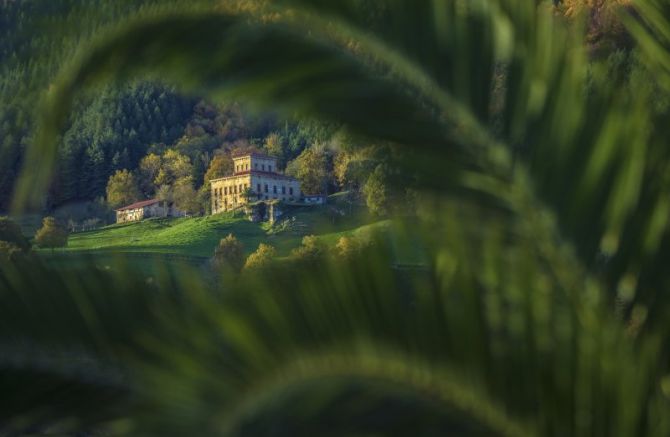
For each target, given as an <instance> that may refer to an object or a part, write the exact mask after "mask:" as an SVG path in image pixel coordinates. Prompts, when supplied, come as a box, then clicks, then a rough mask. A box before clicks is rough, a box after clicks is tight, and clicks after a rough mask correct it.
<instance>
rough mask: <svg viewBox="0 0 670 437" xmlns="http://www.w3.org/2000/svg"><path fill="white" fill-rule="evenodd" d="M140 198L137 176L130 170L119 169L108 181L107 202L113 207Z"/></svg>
mask: <svg viewBox="0 0 670 437" xmlns="http://www.w3.org/2000/svg"><path fill="white" fill-rule="evenodd" d="M138 199H140V190H139V188H138V186H137V181H136V180H135V176H134V175H133V174H132V173H131V172H129V171H128V170H118V171H117V172H116V173H114V174H113V175H112V176H111V177H110V178H109V181H108V182H107V203H108V204H109V206H111V207H112V208H117V207H119V206H123V205H128V204H130V203H133V202H136V201H137V200H138Z"/></svg>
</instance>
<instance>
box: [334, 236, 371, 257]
mask: <svg viewBox="0 0 670 437" xmlns="http://www.w3.org/2000/svg"><path fill="white" fill-rule="evenodd" d="M364 248H365V244H363V242H362V241H361V240H360V239H359V238H356V237H347V236H344V237H340V239H339V240H338V241H337V244H336V245H335V257H336V258H338V259H342V260H347V259H351V258H352V257H354V256H356V255H357V254H358V253H360V252H361V250H363V249H364Z"/></svg>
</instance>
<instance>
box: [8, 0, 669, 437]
mask: <svg viewBox="0 0 670 437" xmlns="http://www.w3.org/2000/svg"><path fill="white" fill-rule="evenodd" d="M251 6H252V7H250V8H242V11H243V12H239V10H235V11H231V10H230V9H229V8H226V7H214V8H208V7H180V8H176V9H171V10H167V11H165V10H158V11H157V12H156V11H153V12H147V13H146V14H145V15H143V16H140V17H138V18H136V19H135V20H133V21H132V22H130V23H124V24H122V25H120V26H119V27H118V28H117V29H113V30H111V31H110V32H109V33H106V34H105V35H102V36H101V37H99V38H98V39H97V41H95V42H94V43H92V44H91V46H90V47H88V48H86V49H84V50H82V52H81V54H80V55H79V57H78V58H77V59H76V60H75V61H73V63H72V65H71V66H70V67H69V68H67V69H65V70H64V71H63V72H62V74H61V75H60V76H59V79H58V80H57V81H56V82H55V84H54V86H53V88H52V89H51V90H50V94H49V96H48V101H47V105H46V109H45V110H44V113H43V114H44V118H43V120H42V124H41V126H40V131H39V133H38V137H37V140H36V142H35V144H34V145H33V147H32V148H31V150H30V151H29V154H28V157H27V162H29V163H31V164H30V165H31V173H30V174H28V173H27V172H24V176H23V178H22V182H21V185H20V187H19V191H18V192H17V197H16V206H17V208H20V207H23V206H25V205H27V204H29V203H30V202H34V201H36V200H37V199H38V193H39V192H40V191H41V190H40V189H41V188H43V187H44V186H45V184H46V182H47V181H48V180H49V175H50V169H51V165H52V163H53V157H54V154H55V149H54V144H55V142H56V140H55V139H56V138H57V135H58V132H59V129H60V128H61V126H62V124H63V123H64V120H65V117H66V114H67V113H68V111H69V110H70V108H71V107H72V104H73V101H74V99H75V97H76V94H77V92H78V91H79V90H80V88H82V87H84V86H91V85H95V84H98V83H101V82H102V81H105V80H113V79H116V80H119V79H127V78H129V77H132V76H137V75H140V76H142V77H150V78H154V79H155V78H160V79H161V80H166V81H170V82H173V83H176V84H179V85H180V86H182V87H183V88H184V89H185V90H187V91H191V92H206V93H209V94H210V95H212V96H233V97H240V96H244V97H245V98H249V99H250V100H252V101H254V102H255V103H256V104H258V105H260V106H264V107H273V108H277V109H281V110H284V111H287V112H293V111H297V112H298V113H300V114H308V115H314V116H317V117H320V118H323V119H327V120H331V121H335V122H337V123H340V124H342V125H345V126H347V127H348V128H350V129H352V130H353V131H355V132H357V133H359V134H362V135H365V136H368V137H372V138H376V139H380V140H384V141H391V142H393V143H394V144H396V145H397V146H399V148H400V150H401V153H402V156H403V165H404V169H405V170H406V171H408V172H409V171H411V172H413V173H414V174H416V175H417V178H418V180H419V181H420V183H421V184H422V186H423V187H424V188H426V189H428V190H432V191H433V193H434V194H435V196H434V198H433V201H432V202H430V201H429V202H426V205H424V206H425V208H427V210H428V211H430V212H429V213H424V214H420V215H419V217H418V218H417V219H416V220H417V222H416V223H411V224H410V225H409V226H407V228H413V231H414V233H413V234H412V237H411V238H412V239H413V241H416V242H419V243H420V246H421V247H425V248H426V252H427V253H426V257H427V259H428V260H430V262H429V266H428V271H427V272H424V273H417V272H413V273H408V274H403V273H400V272H398V271H397V270H394V269H391V268H389V266H390V265H391V264H392V262H393V260H391V259H389V258H387V255H388V252H389V250H388V248H387V247H386V246H384V245H382V244H380V246H378V247H377V248H376V249H375V250H372V251H371V253H367V254H365V257H361V258H360V259H358V260H357V262H354V263H351V264H346V265H342V264H334V265H325V266H321V267H320V268H319V269H317V270H316V271H309V270H306V269H300V268H298V267H299V266H297V267H296V268H289V269H287V271H282V270H277V271H274V270H273V271H271V272H270V273H269V274H268V275H267V276H265V277H261V278H258V279H257V280H256V281H252V280H246V281H242V282H240V283H237V284H234V285H231V284H227V283H226V284H224V285H223V286H222V290H220V294H221V295H223V298H221V297H219V295H218V294H216V295H213V294H212V293H210V292H209V291H208V288H210V287H208V285H207V284H206V283H204V282H203V281H201V280H199V279H198V277H197V276H191V275H190V274H187V273H185V272H182V273H180V276H179V278H180V279H181V280H178V281H176V282H172V281H170V280H169V279H167V278H168V277H166V279H165V281H164V282H159V284H160V285H159V286H158V287H157V290H158V291H159V292H163V294H161V295H160V297H159V298H158V299H157V301H156V302H152V303H151V305H150V306H149V307H150V310H145V308H146V307H145V306H144V305H143V304H132V302H131V303H128V305H127V306H126V305H125V304H123V305H121V304H118V305H113V306H109V305H106V304H107V302H106V301H105V300H104V299H105V298H109V297H111V296H114V294H113V290H114V287H121V288H124V289H128V290H129V291H135V292H136V293H142V292H143V291H144V290H143V286H142V285H140V283H139V282H129V283H127V284H114V283H113V284H110V287H111V288H109V289H106V290H100V291H99V294H89V293H90V291H92V290H93V289H94V288H95V287H96V285H95V284H97V283H99V281H101V280H102V279H101V278H94V277H92V279H91V282H90V283H81V284H78V282H76V280H75V279H72V278H70V279H64V280H63V281H61V283H60V284H59V287H58V288H59V289H61V290H63V291H65V293H63V295H64V296H74V297H75V298H74V299H69V298H67V297H64V301H63V302H62V303H63V305H64V306H65V308H66V309H67V312H64V314H70V317H72V318H74V320H76V322H75V323H72V324H70V323H71V322H69V323H67V324H65V325H64V326H65V327H68V326H72V327H79V328H80V329H79V331H80V332H84V333H87V334H86V335H83V336H81V335H77V333H76V332H77V330H76V329H74V330H67V329H66V332H62V331H51V330H52V329H54V327H56V326H58V325H59V321H61V320H67V318H68V317H66V316H64V315H58V316H56V317H54V321H53V322H49V323H46V322H44V323H43V324H41V325H42V326H44V327H49V329H47V330H46V331H45V332H31V331H25V332H29V333H30V334H29V335H28V337H30V338H36V339H41V338H42V339H44V340H43V341H44V344H50V343H51V342H52V341H53V339H62V338H65V339H68V341H67V342H65V343H66V345H69V344H70V342H72V343H74V344H77V345H80V344H81V343H83V345H84V346H83V347H84V349H85V350H87V351H94V352H95V353H97V354H101V355H102V359H103V360H118V362H119V365H120V367H121V368H122V372H123V373H125V374H128V375H130V376H129V380H130V381H132V383H131V384H130V387H131V390H132V393H133V395H132V397H134V398H135V399H136V400H137V404H138V405H142V409H141V411H140V412H138V413H135V414H133V413H130V412H129V413H128V417H130V418H131V419H132V420H130V422H129V423H124V426H130V427H131V429H132V430H133V431H134V432H136V433H140V434H145V433H155V434H159V435H166V434H175V435H180V434H184V433H188V432H189V431H191V430H193V429H199V430H200V431H201V434H203V435H206V434H213V435H214V434H240V435H246V434H249V433H253V434H268V435H272V433H273V432H275V433H278V434H297V433H307V434H308V433H310V432H311V433H312V434H313V433H314V432H315V429H317V428H318V430H319V433H321V434H324V435H325V434H326V433H328V432H331V433H338V434H340V435H342V434H351V435H355V434H356V433H363V432H367V433H370V434H373V433H378V434H384V435H388V434H391V432H392V430H391V428H392V426H396V427H397V428H398V429H400V430H402V431H401V432H403V433H404V434H405V435H406V433H408V432H412V430H413V429H414V428H413V426H416V425H415V424H414V425H413V426H412V425H410V424H407V423H404V424H402V423H399V422H395V421H389V422H388V423H386V424H384V423H382V424H379V423H377V424H373V425H374V426H372V425H370V423H369V422H366V419H369V417H370V415H371V414H372V413H371V411H377V412H378V411H384V408H383V407H384V406H388V410H387V412H386V414H387V415H388V414H389V413H388V412H389V411H391V412H394V411H396V409H397V408H399V405H404V404H398V399H404V400H408V399H409V400H410V402H412V404H411V406H412V407H413V409H412V411H413V412H414V413H413V414H416V416H415V417H421V418H422V419H423V420H425V422H426V423H427V424H429V425H430V426H426V427H425V428H422V429H423V430H425V432H426V435H431V434H430V433H431V432H432V433H434V434H436V435H439V434H441V433H444V431H445V429H446V430H451V431H454V432H456V431H458V430H460V431H461V432H469V433H470V434H477V433H480V434H483V435H488V434H491V433H493V434H499V435H556V436H559V435H574V436H587V435H588V436H597V435H602V436H612V435H620V436H632V435H666V434H667V432H668V430H669V429H670V428H668V427H669V426H670V424H669V423H668V421H667V419H665V418H664V417H665V412H666V411H667V407H668V400H667V397H666V396H667V392H668V390H667V387H666V386H667V382H663V381H665V380H664V379H662V377H663V374H664V372H665V371H666V368H665V365H664V364H662V363H659V362H658V357H659V356H661V355H662V353H664V351H665V348H664V347H663V342H662V340H661V339H663V338H665V337H666V336H667V332H666V331H667V330H666V329H665V328H663V327H665V326H667V323H664V322H663V321H662V317H660V316H659V317H656V318H655V321H656V326H655V329H656V330H651V329H650V330H649V332H644V330H642V327H641V325H642V324H643V323H644V316H645V315H646V314H647V310H646V307H644V306H641V305H640V304H641V303H648V302H649V298H650V296H651V297H653V296H655V294H654V291H655V290H653V288H654V287H658V286H659V284H664V283H666V282H667V279H666V280H665V281H666V282H660V281H661V278H663V277H664V276H663V273H662V269H659V267H658V266H659V265H660V263H659V256H661V254H663V253H665V251H666V247H667V245H666V243H664V242H665V241H666V240H667V216H668V214H667V212H668V207H669V205H668V201H667V198H668V186H667V182H666V179H667V178H665V177H662V176H663V174H664V172H665V170H666V168H667V163H668V162H669V161H668V157H667V156H666V154H664V153H663V142H662V139H663V138H664V137H663V134H664V131H662V130H659V129H655V128H653V127H652V123H651V115H650V113H649V110H648V108H647V106H646V105H647V103H648V101H649V95H648V94H646V93H644V92H641V93H633V92H631V90H630V89H629V88H625V87H624V88H622V89H613V87H612V86H611V84H609V83H608V81H607V79H608V78H607V77H606V76H605V74H604V73H603V72H602V71H600V70H599V68H598V66H597V65H593V64H589V62H588V60H587V58H586V54H585V53H584V50H583V49H582V48H581V41H580V39H581V32H574V33H571V31H574V30H579V28H578V27H571V28H569V29H565V28H563V26H562V25H561V24H558V23H557V22H556V20H555V19H554V18H553V17H552V16H551V13H550V11H549V10H547V9H546V8H545V7H544V6H540V7H538V6H537V4H536V2H535V1H530V0H528V1H524V0H505V1H502V0H501V1H495V2H484V1H474V2H462V1H453V2H441V1H432V2H431V1H420V2H417V1H411V2H410V1H402V0H396V1H388V2H357V1H337V2H336V1H329V2H317V1H308V0H303V1H297V0H296V1H276V2H269V3H256V2H251ZM654 23H655V24H656V23H659V21H658V20H656V21H654ZM659 26H661V29H664V28H665V27H663V26H664V24H662V23H661V24H659ZM633 27H634V26H633ZM635 29H637V30H636V31H637V32H639V33H640V34H641V35H642V32H643V29H642V28H641V27H637V28H635ZM644 35H646V34H644ZM640 40H641V41H644V37H642V36H640ZM648 41H651V40H648ZM648 44H649V45H651V44H652V43H651V42H649V43H648ZM654 47H656V46H654ZM588 78H590V81H591V82H590V88H589V89H588V92H585V90H584V88H585V86H586V84H587V79H588ZM35 163H39V168H37V171H36V172H35ZM659 177H661V179H660V180H661V181H662V182H660V183H659V182H658V180H659ZM444 194H448V197H447V196H443V195H444ZM445 197H446V198H445ZM400 229H403V228H402V227H401V228H400ZM631 241H633V242H634V243H630V242H631ZM603 260H604V261H603ZM12 275H15V273H9V271H8V273H7V277H8V278H11V277H12ZM44 275H45V277H49V278H50V277H51V276H50V275H51V273H48V272H45V273H44ZM14 277H15V278H16V279H14V281H13V282H12V281H3V282H1V284H2V290H3V293H6V294H7V293H8V294H7V296H16V295H18V294H17V293H14V294H11V293H9V290H23V289H44V287H45V285H44V284H39V285H38V284H33V283H31V282H30V277H29V276H26V275H20V274H19V275H18V276H14ZM610 290H612V291H611V292H610ZM168 292H178V297H177V298H171V297H169V296H168ZM636 292H638V294H640V293H642V296H643V297H645V298H646V299H647V300H644V299H640V300H639V301H635V293H636ZM644 293H646V294H644ZM614 294H617V298H618V299H619V302H620V303H623V304H624V305H625V308H624V309H625V310H626V311H629V310H630V314H629V315H630V318H629V326H628V327H627V328H626V327H624V326H622V324H621V322H620V320H618V319H617V318H616V317H615V315H614V314H610V311H608V308H609V306H608V304H610V303H611V302H612V300H610V299H608V296H611V295H614ZM77 296H79V299H77V298H76V297H77ZM82 296H85V298H84V297H82ZM94 296H100V297H101V298H100V299H101V300H98V299H97V298H94ZM24 298H25V299H26V301H27V302H30V303H33V302H41V301H43V299H44V298H43V297H41V296H26V297H24ZM81 299H83V301H82V300H81ZM659 300H660V299H659ZM114 302H116V301H114ZM634 303H640V304H638V305H637V306H634ZM6 307H12V308H19V309H18V310H17V312H16V314H17V317H16V318H15V319H13V320H10V321H9V322H8V323H7V326H8V327H9V328H11V329H12V330H14V332H17V333H21V332H24V329H27V325H28V324H24V323H21V322H20V320H21V317H22V316H23V315H25V314H27V313H28V314H29V313H30V311H29V310H28V309H27V307H26V306H21V305H15V304H8V305H7V306H6ZM138 308H139V309H140V310H139V313H137V315H138V317H137V323H136V324H133V325H130V326H129V327H128V329H125V330H121V331H120V332H116V331H115V328H114V320H115V319H117V320H118V318H119V317H126V316H125V315H126V314H127V312H128V311H138ZM659 308H661V309H662V308H664V307H663V306H662V305H660V303H659ZM661 311H662V310H659V314H663V313H662V312H661ZM625 314H626V315H628V313H625ZM33 320H34V319H33ZM107 320H108V321H107ZM8 332H13V331H11V330H10V331H8ZM48 332H54V338H53V339H49V336H46V337H45V334H46V333H48ZM55 333H58V334H57V335H56V334H55ZM88 333H92V334H94V335H93V338H89V336H88ZM82 339H83V340H84V341H82ZM356 399H357V400H359V403H358V404H357V403H356V402H354V400H356ZM338 400H340V401H342V400H346V402H344V401H342V402H338ZM125 402H127V400H123V401H121V402H120V404H119V405H121V406H123V405H128V404H126V403H125ZM328 413H331V414H332V416H329V414H328ZM377 414H379V413H377ZM329 417H330V418H329ZM333 417H335V418H337V417H340V418H341V417H347V418H349V419H350V420H349V421H348V422H347V423H349V424H351V428H347V427H346V426H344V427H342V428H337V427H335V426H330V427H328V426H327V424H329V423H332V421H333ZM292 418H293V420H291V419H292ZM307 425H310V426H311V427H307V428H300V426H307ZM357 425H358V426H357ZM391 425H392V426H391ZM431 426H432V428H431ZM321 427H323V428H321ZM334 430H335V431H334ZM396 435H401V434H396Z"/></svg>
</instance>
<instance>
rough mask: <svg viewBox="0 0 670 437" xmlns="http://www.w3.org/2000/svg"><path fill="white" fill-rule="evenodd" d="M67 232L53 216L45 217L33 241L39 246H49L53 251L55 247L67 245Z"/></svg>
mask: <svg viewBox="0 0 670 437" xmlns="http://www.w3.org/2000/svg"><path fill="white" fill-rule="evenodd" d="M67 238H68V234H67V231H66V230H65V228H63V227H62V226H61V225H59V224H58V222H56V219H55V218H53V217H45V218H44V220H43V221H42V227H41V228H40V229H39V230H38V231H37V233H36V234H35V243H37V245H38V246H39V247H42V248H49V249H51V250H52V251H53V249H54V248H56V247H64V246H66V245H67Z"/></svg>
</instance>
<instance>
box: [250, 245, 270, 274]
mask: <svg viewBox="0 0 670 437" xmlns="http://www.w3.org/2000/svg"><path fill="white" fill-rule="evenodd" d="M276 256H277V250H276V249H275V248H274V246H270V245H269V244H265V243H261V244H259V245H258V249H257V250H256V252H254V253H252V254H251V255H249V257H248V258H247V262H246V263H245V264H244V269H245V270H260V269H264V268H267V267H268V266H269V265H270V264H271V263H272V261H273V260H274V258H275V257H276Z"/></svg>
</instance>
